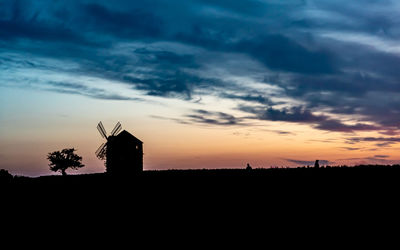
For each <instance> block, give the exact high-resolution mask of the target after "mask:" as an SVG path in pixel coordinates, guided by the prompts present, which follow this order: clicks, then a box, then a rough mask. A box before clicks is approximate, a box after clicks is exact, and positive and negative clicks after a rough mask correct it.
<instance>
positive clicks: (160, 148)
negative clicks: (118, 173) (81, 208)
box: [0, 0, 400, 176]
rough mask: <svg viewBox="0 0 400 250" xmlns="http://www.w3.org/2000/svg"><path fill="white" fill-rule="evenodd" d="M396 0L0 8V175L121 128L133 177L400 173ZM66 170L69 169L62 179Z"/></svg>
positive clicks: (85, 147) (28, 170) (85, 148)
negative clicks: (225, 172) (342, 170)
mask: <svg viewBox="0 0 400 250" xmlns="http://www.w3.org/2000/svg"><path fill="white" fill-rule="evenodd" d="M399 12H400V3H399V1H395V0H393V1H392V0H359V1H344V0H286V1H280V0H271V1H267V0H242V1H228V0H225V1H224V0H146V1H128V0H114V1H105V0H104V1H101V0H96V1H91V0H80V1H77V0H69V1H66V0H65V1H62V0H57V1H55V0H38V1H33V0H0V168H3V169H7V170H8V171H9V172H10V173H12V174H18V175H28V176H38V175H45V174H51V173H50V171H49V167H48V161H47V159H46V155H47V153H49V152H52V151H56V150H61V149H63V148H67V147H74V148H76V149H77V153H78V154H79V155H81V156H82V157H83V163H84V164H85V165H86V166H85V167H84V168H82V169H81V170H79V171H78V172H77V173H94V172H104V170H105V168H104V164H103V162H102V161H101V160H99V159H97V158H96V156H95V154H94V152H95V151H96V149H97V148H98V147H99V146H100V144H101V143H102V142H104V141H103V140H104V139H103V138H102V137H101V136H100V135H99V133H98V131H97V129H96V125H97V123H98V122H99V121H102V122H103V124H104V126H105V128H106V130H107V131H108V132H110V131H111V130H112V128H113V127H114V125H115V124H116V123H117V122H118V121H120V122H121V123H122V127H123V129H126V130H127V131H129V132H130V133H132V134H133V135H135V136H136V137H137V138H139V139H141V140H142V141H143V142H144V169H145V170H153V169H188V168H190V169H203V168H212V169H215V168H244V167H245V166H246V164H247V163H250V165H251V166H252V167H253V168H257V167H265V168H267V167H271V166H273V167H276V166H293V167H295V166H304V165H312V164H313V162H314V161H315V160H316V159H319V160H320V164H322V165H328V164H329V165H342V164H348V165H354V164H396V163H399V162H400V145H399V143H400V135H399V132H400V83H399V79H400V45H399V44H400V43H399V41H400V17H399V15H398V13H399ZM71 173H72V172H71Z"/></svg>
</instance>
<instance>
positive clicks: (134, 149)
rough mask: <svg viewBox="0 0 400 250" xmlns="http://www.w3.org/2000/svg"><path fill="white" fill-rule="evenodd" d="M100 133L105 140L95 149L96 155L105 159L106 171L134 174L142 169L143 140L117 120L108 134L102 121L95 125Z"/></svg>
mask: <svg viewBox="0 0 400 250" xmlns="http://www.w3.org/2000/svg"><path fill="white" fill-rule="evenodd" d="M97 130H99V132H100V135H101V136H102V137H103V138H105V139H106V140H107V141H106V142H104V143H103V144H101V145H100V147H99V148H98V149H97V150H96V156H97V157H98V158H99V159H101V160H106V162H105V165H106V171H107V173H112V174H136V173H140V172H142V171H143V142H142V141H141V140H139V139H138V138H136V137H135V136H133V135H132V134H131V133H129V132H128V131H126V130H123V131H122V132H120V131H121V130H122V126H121V123H120V122H118V123H117V124H116V125H115V127H114V129H113V130H112V131H111V134H110V135H109V136H108V135H107V132H106V130H105V128H104V126H103V123H102V122H99V124H98V125H97Z"/></svg>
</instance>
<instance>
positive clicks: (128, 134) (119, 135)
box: [117, 130, 143, 143]
mask: <svg viewBox="0 0 400 250" xmlns="http://www.w3.org/2000/svg"><path fill="white" fill-rule="evenodd" d="M117 137H118V138H123V137H125V138H129V139H131V140H135V141H137V142H140V143H143V142H142V141H141V140H139V139H138V138H136V137H135V136H133V135H132V134H131V133H129V132H128V131H126V130H123V131H122V132H121V133H119V134H118V135H117Z"/></svg>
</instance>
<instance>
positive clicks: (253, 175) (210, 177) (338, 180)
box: [2, 165, 400, 195]
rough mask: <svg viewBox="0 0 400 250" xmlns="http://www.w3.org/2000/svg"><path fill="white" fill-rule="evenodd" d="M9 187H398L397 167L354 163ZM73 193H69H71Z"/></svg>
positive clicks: (67, 179) (71, 178)
mask: <svg viewBox="0 0 400 250" xmlns="http://www.w3.org/2000/svg"><path fill="white" fill-rule="evenodd" d="M2 185H3V186H5V188H6V189H8V190H14V191H18V190H25V191H29V190H35V189H41V190H43V191H48V192H52V191H54V192H63V191H65V192H70V191H71V190H74V191H76V192H78V191H81V192H84V191H93V192H94V193H96V192H105V193H106V192H108V191H111V190H118V193H127V194H132V195H133V194H137V195H138V194H144V193H145V192H156V193H163V192H172V193H182V192H188V191H191V192H200V193H213V192H222V191H223V192H226V193H227V194H232V195H234V194H239V193H248V194H252V193H260V194H261V193H262V194H263V195H266V194H271V193H274V192H277V193H278V192H280V191H287V192H307V193H313V192H323V191H324V192H340V191H343V190H348V191H351V190H353V191H355V190H365V191H367V190H371V191H372V190H382V189H388V190H392V191H394V190H400V165H391V166H380V165H363V166H356V167H322V168H318V169H316V168H275V169H252V170H245V169H221V170H165V171H144V172H142V173H141V174H136V175H133V174H132V175H124V176H110V175H108V174H105V173H104V174H85V175H68V176H58V175H53V176H41V177H36V178H30V177H22V176H14V178H12V179H11V180H8V181H2ZM72 193H73V192H72Z"/></svg>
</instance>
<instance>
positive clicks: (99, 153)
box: [95, 143, 107, 160]
mask: <svg viewBox="0 0 400 250" xmlns="http://www.w3.org/2000/svg"><path fill="white" fill-rule="evenodd" d="M106 146H107V144H106V143H103V144H101V145H100V147H99V148H98V149H97V150H96V153H95V154H96V156H97V158H99V159H101V160H103V159H104V158H105V155H106Z"/></svg>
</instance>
